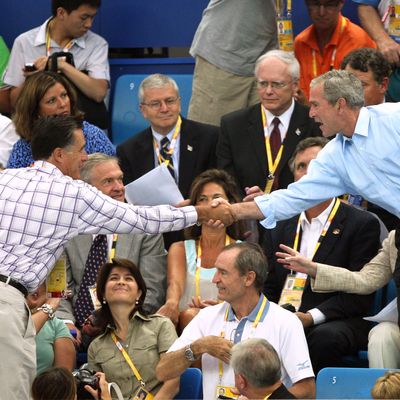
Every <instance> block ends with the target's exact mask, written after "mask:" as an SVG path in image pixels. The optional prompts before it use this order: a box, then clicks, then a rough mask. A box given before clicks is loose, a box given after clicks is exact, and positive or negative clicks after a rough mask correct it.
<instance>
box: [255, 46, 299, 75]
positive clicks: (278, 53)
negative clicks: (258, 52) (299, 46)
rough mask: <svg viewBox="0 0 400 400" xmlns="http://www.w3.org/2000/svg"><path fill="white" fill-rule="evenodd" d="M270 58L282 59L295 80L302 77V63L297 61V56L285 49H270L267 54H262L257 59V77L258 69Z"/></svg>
mask: <svg viewBox="0 0 400 400" xmlns="http://www.w3.org/2000/svg"><path fill="white" fill-rule="evenodd" d="M270 58H277V59H278V60H281V61H282V62H284V63H285V64H286V65H287V66H288V72H289V74H290V75H291V77H292V79H293V80H294V81H298V80H299V79H300V64H299V62H298V61H297V59H296V57H295V56H294V55H293V54H292V53H290V52H288V51H283V50H270V51H267V52H266V53H265V54H263V55H262V56H260V57H259V58H258V59H257V61H256V66H255V68H254V75H255V76H256V77H257V74H258V70H259V69H260V66H261V64H262V63H263V62H264V61H265V60H268V59H270Z"/></svg>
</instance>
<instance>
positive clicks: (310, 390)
mask: <svg viewBox="0 0 400 400" xmlns="http://www.w3.org/2000/svg"><path fill="white" fill-rule="evenodd" d="M288 390H289V392H290V393H292V394H293V395H294V396H296V398H298V399H315V396H316V391H315V379H314V378H305V379H302V380H301V381H298V382H296V383H295V384H294V385H293V386H291V387H290V388H288Z"/></svg>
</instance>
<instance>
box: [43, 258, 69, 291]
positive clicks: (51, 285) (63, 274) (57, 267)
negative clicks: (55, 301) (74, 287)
mask: <svg viewBox="0 0 400 400" xmlns="http://www.w3.org/2000/svg"><path fill="white" fill-rule="evenodd" d="M66 293H67V261H66V259H65V257H63V256H62V257H60V258H59V259H58V260H57V261H56V263H55V264H54V267H53V269H52V271H51V272H50V275H49V276H48V278H47V297H67V296H66Z"/></svg>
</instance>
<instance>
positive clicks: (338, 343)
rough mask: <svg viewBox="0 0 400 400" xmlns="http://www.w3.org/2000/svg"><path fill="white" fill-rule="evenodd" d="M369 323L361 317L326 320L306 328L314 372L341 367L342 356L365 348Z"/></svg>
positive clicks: (342, 364) (353, 353)
mask: <svg viewBox="0 0 400 400" xmlns="http://www.w3.org/2000/svg"><path fill="white" fill-rule="evenodd" d="M370 328H371V325H370V323H369V322H368V321H365V320H363V319H361V318H352V319H347V320H336V321H328V322H325V323H323V324H320V325H315V326H313V327H311V328H308V329H307V330H306V338H307V343H308V349H309V351H310V358H311V362H312V365H313V369H314V373H315V375H317V373H318V371H319V370H321V369H322V368H325V367H343V366H345V364H344V363H343V360H342V358H343V356H346V355H355V354H357V352H358V351H359V350H361V349H366V348H367V344H368V332H369V330H370Z"/></svg>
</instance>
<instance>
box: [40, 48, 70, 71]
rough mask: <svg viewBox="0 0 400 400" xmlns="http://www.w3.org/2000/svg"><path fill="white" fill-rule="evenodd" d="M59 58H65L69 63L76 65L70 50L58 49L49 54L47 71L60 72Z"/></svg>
mask: <svg viewBox="0 0 400 400" xmlns="http://www.w3.org/2000/svg"><path fill="white" fill-rule="evenodd" d="M58 58H63V59H64V60H65V61H66V62H67V63H68V64H71V65H72V66H75V64H74V56H73V54H72V53H69V52H68V51H58V52H56V53H53V54H52V55H51V56H49V58H48V60H47V64H46V71H51V72H58V62H57V59H58Z"/></svg>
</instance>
